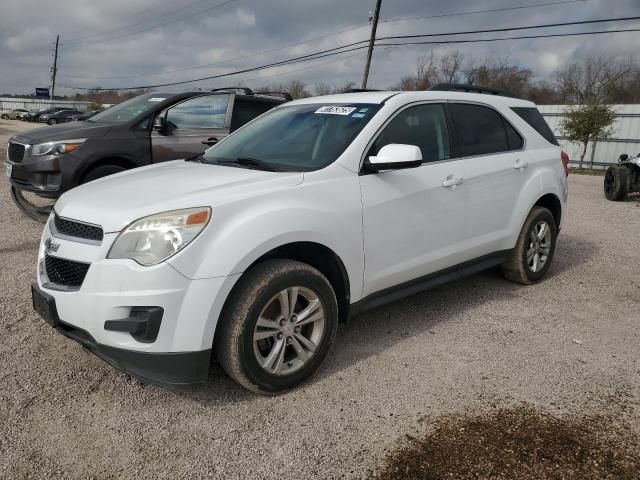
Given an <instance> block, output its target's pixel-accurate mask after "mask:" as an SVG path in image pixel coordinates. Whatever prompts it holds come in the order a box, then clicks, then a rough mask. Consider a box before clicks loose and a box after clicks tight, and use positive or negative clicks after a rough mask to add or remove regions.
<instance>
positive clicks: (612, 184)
mask: <svg viewBox="0 0 640 480" xmlns="http://www.w3.org/2000/svg"><path fill="white" fill-rule="evenodd" d="M628 193H629V170H627V168H626V167H622V166H619V165H613V166H611V167H609V168H607V173H605V175H604V196H605V197H606V199H607V200H611V201H614V202H618V201H621V200H624V199H625V198H626V197H627V194H628Z"/></svg>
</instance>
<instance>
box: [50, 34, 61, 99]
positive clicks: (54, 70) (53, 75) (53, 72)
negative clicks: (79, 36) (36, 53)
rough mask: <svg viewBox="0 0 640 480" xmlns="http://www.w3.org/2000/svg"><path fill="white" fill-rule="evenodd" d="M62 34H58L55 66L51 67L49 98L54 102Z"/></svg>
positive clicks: (54, 58) (54, 56)
mask: <svg viewBox="0 0 640 480" xmlns="http://www.w3.org/2000/svg"><path fill="white" fill-rule="evenodd" d="M59 43H60V35H56V49H55V51H54V53H53V68H52V69H51V95H50V96H49V99H50V100H51V101H52V102H53V95H54V94H55V93H56V73H58V44H59Z"/></svg>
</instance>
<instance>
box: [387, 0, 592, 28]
mask: <svg viewBox="0 0 640 480" xmlns="http://www.w3.org/2000/svg"><path fill="white" fill-rule="evenodd" d="M586 1H587V0H563V1H560V2H549V3H536V4H533V5H518V6H516V7H504V8H491V9H488V10H472V11H469V12H455V13H441V14H437V15H426V16H424V17H399V18H391V19H389V20H382V22H381V23H391V22H399V21H404V20H425V19H429V18H445V17H459V16H462V15H475V14H478V13H496V12H507V11H510V10H521V9H525V8H536V7H549V6H553V5H564V4H567V3H577V2H586Z"/></svg>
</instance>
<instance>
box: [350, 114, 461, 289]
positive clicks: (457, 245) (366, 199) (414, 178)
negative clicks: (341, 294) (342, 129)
mask: <svg viewBox="0 0 640 480" xmlns="http://www.w3.org/2000/svg"><path fill="white" fill-rule="evenodd" d="M449 136H450V134H449V131H448V128H447V121H446V115H445V110H444V107H443V105H442V104H438V103H426V104H419V105H414V106H409V107H407V108H405V109H404V110H402V111H400V112H399V113H397V114H396V116H395V117H394V118H393V119H392V120H391V121H390V122H389V123H388V124H387V125H386V126H385V127H384V129H383V130H382V131H381V132H380V133H379V135H378V137H377V138H376V139H375V140H374V142H373V144H372V146H371V147H370V149H369V151H368V152H367V156H371V155H376V154H377V152H378V151H379V149H380V148H382V147H383V146H384V145H387V144H390V143H399V144H409V145H416V146H418V147H419V148H420V150H421V152H422V159H423V163H422V165H421V166H420V167H417V168H410V169H406V170H389V171H383V172H379V173H375V174H363V175H361V176H360V177H359V178H360V185H361V191H362V203H363V235H364V251H365V273H364V276H365V278H364V280H365V282H364V285H365V289H364V291H363V296H367V295H369V294H371V293H374V292H377V291H381V290H384V289H386V288H390V287H394V286H397V285H400V284H402V283H404V282H409V281H411V280H414V279H418V278H420V277H422V276H425V275H428V274H430V273H433V272H436V271H439V270H442V269H445V268H447V267H451V266H453V265H456V264H458V263H461V261H462V260H461V258H462V251H463V248H462V244H463V242H464V240H465V238H464V235H465V223H466V220H467V219H466V195H465V185H464V183H463V181H464V168H463V165H462V163H461V162H460V161H458V160H452V159H451V158H450V143H449ZM457 182H459V183H457Z"/></svg>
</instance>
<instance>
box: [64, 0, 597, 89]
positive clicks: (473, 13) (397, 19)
mask: <svg viewBox="0 0 640 480" xmlns="http://www.w3.org/2000/svg"><path fill="white" fill-rule="evenodd" d="M200 1H203V0H200ZM586 1H587V0H563V1H557V2H549V3H537V4H533V5H521V6H516V7H504V8H494V9H489V10H474V11H467V12H453V13H444V14H439V15H429V16H424V17H401V18H392V19H388V20H380V23H390V22H396V21H400V20H420V19H429V18H442V17H453V16H461V15H475V14H481V13H493V12H504V11H510V10H516V9H524V8H538V7H546V6H553V5H562V4H568V3H576V2H586ZM197 3H200V2H194V3H193V4H190V5H188V6H186V7H184V8H190V7H191V6H193V5H195V4H197ZM169 13H173V12H169ZM162 16H164V15H162ZM158 18H159V17H158ZM140 23H145V22H140ZM132 25H135V24H132ZM129 26H131V25H129ZM367 26H368V25H359V26H357V27H353V28H347V29H344V30H339V31H336V32H331V33H327V34H324V35H319V36H317V37H313V38H309V39H307V40H303V41H300V42H295V43H290V44H287V45H284V46H282V47H276V48H271V49H268V50H261V51H258V52H255V53H252V54H249V55H244V56H241V57H234V58H223V59H221V60H220V61H217V62H214V63H205V64H200V65H193V66H188V67H184V68H179V69H175V70H167V71H164V72H158V73H151V74H150V73H138V74H132V75H111V76H108V77H101V79H116V78H140V77H148V76H150V75H159V76H161V75H168V74H170V73H176V72H185V71H189V70H198V69H202V68H209V67H215V66H219V65H220V64H221V63H222V62H234V61H238V60H246V59H248V58H254V57H257V56H259V55H263V54H266V53H273V52H277V51H280V50H285V49H287V48H291V47H297V46H299V45H304V44H306V43H310V42H314V41H316V40H321V39H324V38H328V37H333V36H337V35H341V34H343V33H347V32H352V31H355V30H360V29H362V28H365V27H367ZM123 28H127V27H121V28H120V29H116V30H113V31H117V30H121V29H123ZM85 38H87V37H85ZM75 40H77V39H72V40H71V41H75ZM61 76H63V77H65V78H75V79H84V78H89V77H82V76H74V75H61Z"/></svg>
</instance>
